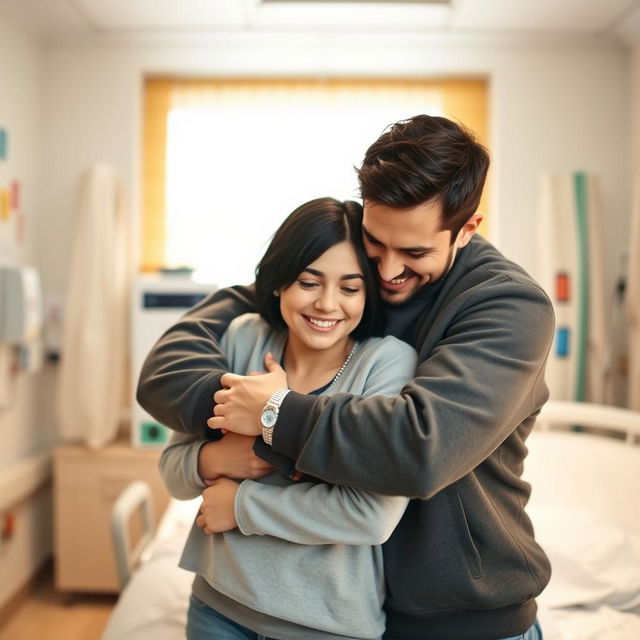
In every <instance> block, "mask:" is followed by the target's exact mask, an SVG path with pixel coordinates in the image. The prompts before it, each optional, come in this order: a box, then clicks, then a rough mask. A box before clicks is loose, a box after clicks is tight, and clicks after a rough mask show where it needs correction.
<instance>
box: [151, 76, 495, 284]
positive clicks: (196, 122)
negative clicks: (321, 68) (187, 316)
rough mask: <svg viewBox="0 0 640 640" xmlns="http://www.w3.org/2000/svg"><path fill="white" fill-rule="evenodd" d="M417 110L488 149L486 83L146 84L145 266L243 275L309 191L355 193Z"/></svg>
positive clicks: (210, 275) (201, 275)
mask: <svg viewBox="0 0 640 640" xmlns="http://www.w3.org/2000/svg"><path fill="white" fill-rule="evenodd" d="M416 113H430V114H432V115H446V116H448V117H452V118H454V119H458V120H460V121H461V122H463V123H464V124H465V125H466V126H468V127H469V128H470V129H472V130H473V131H474V132H475V133H476V135H477V136H478V138H479V140H480V141H481V142H483V143H484V144H486V138H487V134H486V129H487V125H486V83H485V81H483V80H443V81H421V80H375V81H374V80H355V79H354V80H347V79H339V80H338V79H335V80H333V79H327V80H317V81H315V80H288V79H287V80H277V79H273V80H266V79H259V80H247V79H237V80H233V79H220V80H187V79H167V78H150V79H148V80H147V82H146V85H145V131H144V135H145V142H144V159H143V167H144V169H143V171H144V173H143V176H144V185H143V233H142V238H143V246H142V264H141V268H142V270H146V271H149V270H156V269H158V268H160V267H180V266H188V267H191V268H194V269H195V270H196V274H195V275H196V277H198V279H200V280H203V281H206V282H211V283H214V284H216V285H218V286H226V285H229V284H235V283H243V284H246V283H249V282H251V281H252V280H253V273H254V268H255V265H256V264H257V262H258V261H259V259H260V257H261V256H262V254H263V253H264V250H265V248H266V245H267V243H268V241H269V239H270V237H271V235H272V234H273V232H274V231H275V229H276V228H277V226H278V225H279V224H280V223H281V222H282V220H283V219H284V218H285V217H286V216H287V215H288V214H289V213H290V212H291V211H292V210H293V209H294V208H295V207H297V206H298V205H299V204H301V203H303V202H305V201H307V200H311V199H312V198H316V197H320V196H327V195H328V196H333V197H336V198H339V199H358V191H357V180H356V175H355V171H354V166H355V165H358V164H359V163H360V162H361V160H362V157H363V155H364V152H365V150H366V148H367V147H368V145H369V144H371V143H372V142H373V141H374V140H375V139H376V138H377V137H378V136H379V135H380V133H381V132H382V131H383V129H384V128H385V127H386V126H387V125H388V124H390V123H392V122H395V121H396V120H399V119H402V118H406V117H408V116H411V115H414V114H416ZM482 206H483V208H484V207H485V204H484V202H483V205H482ZM485 230H486V227H485Z"/></svg>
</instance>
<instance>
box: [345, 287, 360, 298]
mask: <svg viewBox="0 0 640 640" xmlns="http://www.w3.org/2000/svg"><path fill="white" fill-rule="evenodd" d="M342 291H343V293H346V294H347V295H350V296H353V295H355V294H356V293H360V287H342Z"/></svg>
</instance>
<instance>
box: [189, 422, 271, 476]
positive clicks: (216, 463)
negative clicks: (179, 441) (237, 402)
mask: <svg viewBox="0 0 640 640" xmlns="http://www.w3.org/2000/svg"><path fill="white" fill-rule="evenodd" d="M254 442H255V438H254V437H251V436H241V435H239V434H237V433H232V432H229V433H227V434H226V435H225V436H224V438H222V439H220V440H216V441H215V442H207V444H205V445H203V446H202V447H200V453H199V454H198V474H199V475H200V477H201V478H202V480H203V482H204V483H205V484H206V485H208V486H210V485H212V484H213V482H214V481H215V480H217V479H218V478H219V477H220V476H227V477H228V478H237V479H238V480H243V479H244V478H251V479H253V480H255V479H256V478H262V476H266V475H267V474H268V473H271V472H272V471H273V467H272V466H271V465H270V464H269V463H268V462H265V461H264V460H263V459H262V458H259V457H258V456H257V455H256V454H255V453H254V452H253V443H254Z"/></svg>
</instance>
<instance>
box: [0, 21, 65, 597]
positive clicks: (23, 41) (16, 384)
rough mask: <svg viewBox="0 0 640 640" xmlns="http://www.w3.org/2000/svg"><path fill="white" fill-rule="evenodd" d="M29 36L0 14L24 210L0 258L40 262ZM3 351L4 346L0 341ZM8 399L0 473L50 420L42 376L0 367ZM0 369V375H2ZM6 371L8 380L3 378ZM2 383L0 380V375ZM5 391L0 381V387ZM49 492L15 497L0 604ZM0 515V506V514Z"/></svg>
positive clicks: (20, 576) (14, 171)
mask: <svg viewBox="0 0 640 640" xmlns="http://www.w3.org/2000/svg"><path fill="white" fill-rule="evenodd" d="M43 61H44V58H43V54H42V52H41V51H40V49H39V48H38V46H37V45H36V43H35V42H34V41H33V40H32V39H31V38H30V37H29V36H27V35H25V34H23V33H21V32H20V31H19V30H17V29H16V28H15V27H14V26H13V25H12V24H11V23H10V22H8V21H7V20H6V19H5V18H4V17H3V16H2V15H0V78H2V82H1V83H0V127H2V128H4V129H6V130H7V131H8V136H9V141H8V142H9V144H8V157H7V159H6V160H5V161H0V188H3V189H5V188H7V187H8V186H9V184H10V183H11V181H13V180H18V181H19V182H20V186H21V201H22V202H21V209H22V212H23V213H24V214H25V215H26V235H25V236H24V242H19V241H18V240H17V238H16V229H15V220H16V216H15V214H12V218H11V220H10V221H8V222H2V221H0V264H5V265H6V264H11V265H15V264H20V265H22V264H31V265H35V266H37V267H41V266H42V264H41V261H40V255H39V251H38V247H39V244H40V240H41V238H40V236H39V228H40V221H41V219H40V214H41V209H40V205H41V202H42V200H41V195H42V171H41V169H42V160H43V112H44V103H43V98H44V65H43ZM0 349H2V350H3V351H5V352H6V349H7V347H6V346H4V345H0ZM0 366H1V367H2V368H3V371H2V372H0V379H5V384H6V385H7V386H8V396H9V398H8V403H7V405H5V406H0V442H1V443H2V446H0V474H2V473H3V472H4V471H6V470H7V469H9V468H10V467H11V466H12V465H13V464H15V463H17V462H19V461H21V460H22V459H24V458H25V457H27V456H28V455H29V454H31V453H34V452H37V451H41V450H43V449H44V450H48V449H50V448H51V444H52V439H53V435H52V430H51V424H52V423H51V420H50V418H49V416H47V415H46V411H45V409H44V407H43V405H42V402H41V399H42V389H43V388H44V385H43V378H44V376H45V375H46V374H45V373H43V374H38V375H31V376H26V375H24V374H19V373H15V372H9V373H7V369H9V370H10V369H11V368H12V365H11V363H7V362H6V361H4V362H2V363H0ZM2 374H4V375H2ZM7 377H8V381H6V378H7ZM0 384H3V383H0ZM3 391H6V389H5V388H4V385H3V389H0V394H1V393H2V392H3ZM50 511H51V495H50V492H48V491H42V492H40V493H39V494H38V495H36V496H33V497H32V498H31V499H29V500H27V501H25V502H22V503H20V504H18V505H15V506H14V508H13V509H12V513H13V515H14V516H15V523H16V531H15V536H14V537H13V538H12V539H10V540H8V541H4V542H0V575H1V576H2V579H1V580H0V607H1V606H2V605H3V604H4V603H5V602H6V600H7V598H9V597H10V596H11V595H12V594H13V593H14V592H15V590H16V589H18V588H19V587H21V586H22V585H23V584H24V583H25V582H26V581H27V580H28V579H29V578H30V577H31V575H32V574H33V572H34V571H35V570H36V569H37V568H38V566H40V564H41V563H42V561H43V560H44V559H45V558H46V556H47V555H49V554H50V552H51V515H50ZM0 515H2V514H0Z"/></svg>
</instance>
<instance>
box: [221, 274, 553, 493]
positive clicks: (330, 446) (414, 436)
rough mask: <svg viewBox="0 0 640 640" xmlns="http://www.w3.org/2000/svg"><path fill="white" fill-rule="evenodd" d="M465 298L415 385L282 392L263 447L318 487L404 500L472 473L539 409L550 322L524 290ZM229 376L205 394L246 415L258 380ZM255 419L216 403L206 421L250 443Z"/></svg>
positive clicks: (423, 356)
mask: <svg viewBox="0 0 640 640" xmlns="http://www.w3.org/2000/svg"><path fill="white" fill-rule="evenodd" d="M468 296H469V300H468V301H467V302H466V304H465V305H464V306H463V307H461V308H459V309H458V311H457V314H456V316H455V317H453V318H452V319H451V321H450V322H449V324H448V328H447V330H446V331H445V332H444V334H443V335H442V336H441V337H440V338H439V339H438V340H437V341H436V342H435V344H433V345H430V346H428V347H425V346H424V345H419V350H420V349H422V353H420V354H419V360H420V364H419V366H418V368H417V371H416V377H415V378H414V379H413V380H412V381H411V382H409V383H408V384H407V385H406V386H405V387H404V389H403V390H402V392H401V393H400V395H399V396H396V397H394V398H384V397H381V396H375V397H372V398H363V397H360V396H353V395H349V394H345V393H339V394H335V395H334V396H332V397H331V398H329V397H313V396H307V395H303V394H298V393H295V392H293V391H292V392H290V393H289V394H288V395H287V396H286V398H285V399H284V402H283V403H282V406H281V407H280V413H279V417H278V421H277V423H276V427H275V429H274V432H273V445H272V448H273V449H274V450H275V451H278V452H280V453H283V454H285V455H287V456H289V457H291V458H293V459H294V460H296V468H297V469H299V470H300V471H302V472H304V473H308V474H310V475H313V476H315V477H318V478H321V479H323V480H326V481H328V482H332V483H334V484H342V485H350V486H356V487H361V488H363V489H367V490H369V491H377V492H380V493H388V494H398V495H406V496H411V497H422V498H430V497H432V496H433V495H435V494H436V493H438V492H439V491H440V490H442V489H443V488H444V487H446V486H448V485H449V484H451V483H453V482H455V481H456V480H458V479H459V478H461V477H463V476H464V475H466V474H468V473H469V472H470V471H471V470H473V469H475V468H476V467H477V466H478V465H479V464H480V463H481V462H483V461H484V460H486V459H487V458H488V457H489V455H491V453H492V452H493V451H494V450H495V449H496V448H497V447H498V446H499V445H500V444H501V443H502V442H503V441H504V440H505V439H506V438H507V437H508V436H509V435H510V434H511V433H512V432H513V431H514V429H516V428H517V427H518V426H519V425H520V424H521V423H522V422H523V421H525V420H526V419H527V418H529V417H530V416H532V415H534V414H535V413H536V412H537V411H538V410H539V408H540V407H541V406H542V404H543V403H544V402H545V401H546V399H547V397H548V391H547V388H546V385H545V384H544V379H543V372H544V362H545V360H546V356H547V353H548V351H549V348H550V346H551V342H552V339H553V329H554V318H553V310H552V307H551V304H550V302H549V300H548V298H547V297H546V296H545V295H544V293H543V292H542V291H541V290H540V289H539V288H538V287H536V286H534V285H532V284H526V283H525V284H522V283H516V282H513V281H510V280H509V281H507V280H506V279H505V280H503V281H502V282H501V283H499V284H496V285H494V286H492V287H491V288H490V290H485V291H479V292H476V291H473V290H472V291H470V292H469V293H468ZM268 375H269V376H270V375H272V374H268ZM235 378H237V376H234V377H233V379H231V380H230V382H231V384H232V385H233V386H232V388H231V389H230V390H229V391H227V390H223V391H219V392H217V394H216V396H218V395H219V394H222V395H223V396H224V397H230V396H231V395H232V394H233V393H234V392H235V391H236V390H237V389H239V390H240V393H239V394H238V395H237V396H236V404H237V405H238V406H245V407H246V406H247V404H250V403H251V402H252V401H253V400H255V398H256V389H255V388H254V387H253V386H252V385H253V384H254V383H255V382H258V383H259V384H258V386H260V385H262V387H264V385H265V384H266V383H268V379H269V378H268V376H261V377H260V378H261V380H255V381H252V380H251V379H248V378H242V379H240V380H238V381H237V382H238V384H237V386H236V384H235V383H236V380H235ZM226 385H227V381H226V379H225V386H226ZM261 392H263V393H267V392H268V390H267V389H264V388H262V390H261ZM271 392H273V391H271ZM267 397H268V396H267ZM225 402H226V401H225ZM259 404H260V402H258V403H257V405H259ZM257 405H256V407H257ZM219 409H221V411H219ZM258 410H259V409H257V408H255V409H254V413H253V414H251V415H249V414H246V418H247V419H246V421H244V420H241V419H239V418H236V417H232V418H231V417H228V416H227V415H225V413H227V412H228V411H230V409H228V408H227V409H225V405H220V406H217V407H216V412H215V413H216V416H219V418H214V419H213V422H214V423H215V426H216V427H229V428H232V429H233V430H236V429H238V428H241V429H242V432H243V433H253V434H257V433H259V428H257V427H256V424H257V415H256V413H257V411H258ZM227 419H228V420H229V422H228V424H225V421H226V420H227ZM211 422H212V421H211V420H210V424H211ZM241 422H243V424H241ZM531 424H532V423H531Z"/></svg>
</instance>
